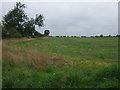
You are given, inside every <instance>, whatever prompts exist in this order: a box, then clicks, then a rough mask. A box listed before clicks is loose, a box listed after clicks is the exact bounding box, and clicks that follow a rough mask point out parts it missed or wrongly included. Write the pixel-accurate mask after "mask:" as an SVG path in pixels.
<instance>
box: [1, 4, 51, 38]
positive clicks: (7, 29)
mask: <svg viewBox="0 0 120 90" xmlns="http://www.w3.org/2000/svg"><path fill="white" fill-rule="evenodd" d="M25 8H26V6H25V4H22V3H21V2H16V5H15V6H14V9H12V10H10V11H9V12H8V13H7V14H6V15H5V16H3V20H2V25H0V26H1V27H2V38H3V39H4V38H20V37H40V36H44V35H48V34H49V33H48V32H49V30H46V31H45V34H44V35H43V34H41V33H39V32H38V31H36V30H35V26H38V27H43V26H44V20H45V19H44V16H43V15H42V14H36V17H35V18H29V17H28V16H27V15H26V13H25V11H24V9H25Z"/></svg>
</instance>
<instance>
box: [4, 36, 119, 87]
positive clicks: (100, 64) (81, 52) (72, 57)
mask: <svg viewBox="0 0 120 90" xmlns="http://www.w3.org/2000/svg"><path fill="white" fill-rule="evenodd" d="M117 45H118V38H116V37H109V38H71V37H66V38H53V37H52V38H49V39H37V40H33V41H24V42H9V43H8V44H7V47H13V46H16V47H19V48H24V49H25V48H26V49H28V48H30V49H33V50H36V51H38V52H42V53H44V54H46V55H48V56H49V57H53V56H63V57H64V58H65V59H66V60H67V61H68V62H70V64H65V63H64V62H62V61H61V63H59V64H58V65H54V64H53V65H47V66H44V67H43V68H42V69H40V70H39V69H35V68H32V67H30V66H28V64H27V60H26V53H25V52H24V51H22V50H19V52H18V54H20V55H22V59H24V64H23V62H14V60H4V57H3V87H4V88H8V87H12V88H117V87H118V82H119V80H120V78H119V77H118V76H119V75H120V71H119V70H118V46H117ZM7 50H9V49H7ZM13 53H14V51H13ZM15 55H16V54H15ZM25 63H26V64H25Z"/></svg>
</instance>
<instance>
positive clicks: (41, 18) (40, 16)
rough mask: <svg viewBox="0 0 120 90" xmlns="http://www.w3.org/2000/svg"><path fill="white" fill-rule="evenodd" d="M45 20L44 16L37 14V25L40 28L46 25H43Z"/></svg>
mask: <svg viewBox="0 0 120 90" xmlns="http://www.w3.org/2000/svg"><path fill="white" fill-rule="evenodd" d="M44 20H45V19H44V17H43V15H42V14H40V15H38V14H37V15H36V18H35V25H38V26H39V27H41V26H44V23H43V21H44Z"/></svg>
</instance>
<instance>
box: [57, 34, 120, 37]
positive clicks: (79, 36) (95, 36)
mask: <svg viewBox="0 0 120 90" xmlns="http://www.w3.org/2000/svg"><path fill="white" fill-rule="evenodd" d="M55 37H87V36H55ZM90 37H120V35H116V36H111V35H108V36H103V35H102V34H101V35H100V36H90Z"/></svg>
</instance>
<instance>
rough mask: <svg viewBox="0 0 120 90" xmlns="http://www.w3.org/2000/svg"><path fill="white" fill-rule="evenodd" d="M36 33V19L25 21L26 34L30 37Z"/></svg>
mask: <svg viewBox="0 0 120 90" xmlns="http://www.w3.org/2000/svg"><path fill="white" fill-rule="evenodd" d="M34 33H35V24H34V19H32V18H31V20H28V21H27V22H25V23H24V36H26V37H29V36H33V35H34Z"/></svg>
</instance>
